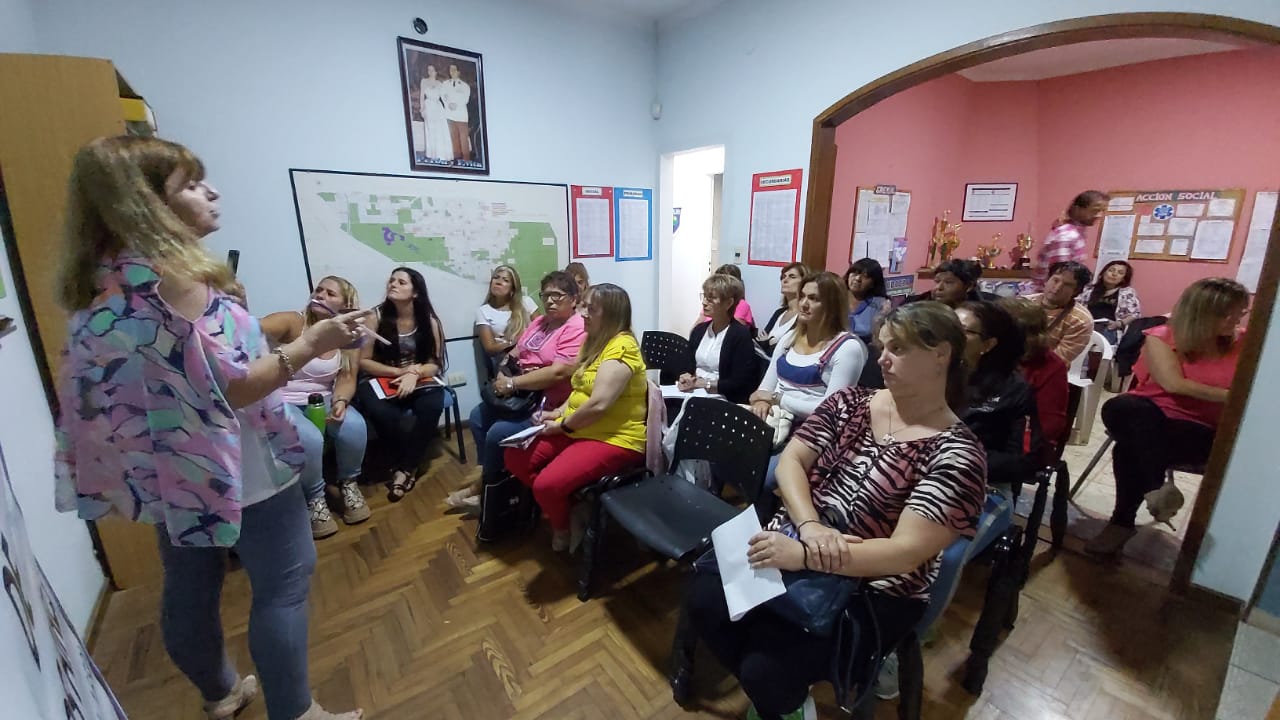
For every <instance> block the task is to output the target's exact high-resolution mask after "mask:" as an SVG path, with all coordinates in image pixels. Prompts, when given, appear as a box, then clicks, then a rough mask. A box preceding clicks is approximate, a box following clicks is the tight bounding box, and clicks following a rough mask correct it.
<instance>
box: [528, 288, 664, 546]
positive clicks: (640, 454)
mask: <svg viewBox="0 0 1280 720" xmlns="http://www.w3.org/2000/svg"><path fill="white" fill-rule="evenodd" d="M583 308H584V312H583V316H584V320H585V321H586V326H587V339H586V341H585V342H583V343H582V350H581V351H579V354H578V366H577V368H576V369H575V370H574V373H573V379H572V383H573V392H572V393H570V395H569V399H568V400H567V401H565V404H564V405H563V406H561V407H559V408H557V409H555V410H553V411H551V412H545V413H542V415H541V417H540V418H539V417H537V416H535V420H539V421H541V423H542V432H541V434H539V435H538V437H537V439H536V440H535V441H534V442H533V444H532V445H530V446H529V447H528V448H524V449H520V448H509V449H508V450H507V452H506V464H507V469H508V470H509V471H510V472H511V474H512V475H515V476H516V477H517V478H519V479H520V481H521V482H523V483H524V484H525V485H528V486H529V487H531V488H533V497H534V499H535V500H537V501H538V506H539V507H541V508H542V512H543V513H544V514H545V515H546V516H547V520H548V522H550V523H551V531H552V535H551V548H552V549H553V550H558V551H563V550H568V549H569V511H570V509H571V504H572V503H571V499H570V498H571V496H572V495H573V493H574V491H576V490H577V489H578V488H581V487H583V486H585V485H587V484H589V483H592V482H595V481H596V480H598V479H600V478H601V477H604V476H605V475H611V474H613V473H616V472H620V471H622V470H625V469H627V468H628V467H633V466H639V465H642V464H643V463H644V449H645V414H646V410H647V400H648V384H647V382H646V380H645V366H644V360H643V359H641V357H640V344H639V343H638V342H636V337H635V335H633V334H632V333H631V298H630V297H628V296H627V291H626V290H623V289H622V288H620V287H618V286H617V285H613V284H611V283H602V284H600V285H594V286H592V287H591V288H590V289H589V290H588V291H587V298H586V300H585V301H584V303H583Z"/></svg>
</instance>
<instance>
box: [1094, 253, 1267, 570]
mask: <svg viewBox="0 0 1280 720" xmlns="http://www.w3.org/2000/svg"><path fill="white" fill-rule="evenodd" d="M1248 307H1249V292H1248V291H1247V290H1245V288H1244V286H1243V285H1241V284H1240V283H1238V282H1236V281H1234V280H1227V279H1226V278H1205V279H1203V280H1197V281H1196V282H1195V283H1193V284H1192V285H1191V287H1189V288H1187V289H1186V290H1184V291H1183V292H1182V296H1181V297H1179V298H1178V302H1177V304H1176V305H1174V307H1173V313H1172V315H1171V317H1170V319H1169V324H1167V325H1161V326H1159V327H1155V328H1152V329H1150V330H1147V331H1146V336H1147V337H1146V340H1145V341H1144V342H1143V345H1142V356H1141V357H1140V358H1139V359H1138V364H1137V365H1136V366H1135V368H1134V385H1135V387H1134V389H1133V390H1130V391H1129V392H1127V393H1125V394H1124V395H1119V396H1117V397H1114V398H1112V399H1111V400H1109V401H1107V403H1106V404H1105V405H1103V406H1102V422H1103V423H1104V424H1105V425H1106V426H1107V432H1108V433H1110V434H1111V437H1112V438H1114V439H1115V443H1116V444H1115V448H1114V449H1113V450H1112V452H1111V462H1112V467H1113V468H1114V469H1115V477H1116V507H1115V511H1114V512H1113V513H1112V515H1111V522H1110V523H1108V524H1107V526H1106V527H1105V528H1103V529H1102V532H1101V533H1099V534H1098V535H1097V536H1096V537H1094V538H1093V539H1092V540H1090V541H1089V542H1088V543H1087V544H1086V545H1085V550H1086V551H1087V552H1090V553H1093V554H1096V555H1115V554H1117V553H1119V552H1120V550H1122V549H1123V548H1124V545H1125V543H1126V542H1128V541H1129V538H1131V537H1133V535H1134V533H1136V532H1137V531H1136V530H1135V529H1134V520H1135V519H1136V517H1137V514H1138V506H1139V505H1141V504H1142V501H1143V499H1144V498H1145V499H1146V501H1147V509H1148V510H1149V511H1150V512H1151V516H1152V517H1154V518H1155V519H1156V521H1157V522H1168V521H1169V518H1171V517H1173V515H1174V513H1176V512H1177V511H1178V509H1179V508H1181V507H1182V502H1183V498H1182V493H1181V492H1179V491H1178V488H1177V487H1176V486H1175V485H1174V484H1173V483H1166V482H1165V481H1164V476H1165V470H1166V469H1168V468H1169V467H1171V466H1173V465H1182V464H1200V463H1204V462H1205V461H1207V460H1208V459H1209V450H1210V449H1211V448H1212V447H1213V436H1214V432H1215V430H1216V429H1217V427H1218V417H1219V416H1220V415H1221V414H1222V404H1223V403H1224V402H1226V400H1227V389H1228V388H1229V387H1231V379H1232V377H1233V376H1234V375H1235V371H1236V362H1237V361H1238V360H1239V358H1240V338H1241V336H1242V335H1243V333H1242V332H1241V331H1240V329H1239V327H1238V326H1239V325H1240V321H1241V319H1243V318H1244V314H1245V312H1247V311H1248Z"/></svg>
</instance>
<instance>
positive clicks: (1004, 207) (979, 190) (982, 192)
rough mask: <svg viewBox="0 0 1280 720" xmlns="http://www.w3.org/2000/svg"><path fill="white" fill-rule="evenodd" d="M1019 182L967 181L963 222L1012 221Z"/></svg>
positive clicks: (961, 218)
mask: <svg viewBox="0 0 1280 720" xmlns="http://www.w3.org/2000/svg"><path fill="white" fill-rule="evenodd" d="M1017 200H1018V183H1016V182H998V183H965V185H964V209H963V212H962V213H961V215H960V221H961V222H1012V221H1013V211H1014V209H1015V208H1016V207H1017Z"/></svg>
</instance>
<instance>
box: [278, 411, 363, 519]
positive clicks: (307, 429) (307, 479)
mask: <svg viewBox="0 0 1280 720" xmlns="http://www.w3.org/2000/svg"><path fill="white" fill-rule="evenodd" d="M288 407H289V408H291V410H290V411H289V418H290V419H291V420H293V424H294V425H295V426H297V428H298V435H299V436H300V437H301V438H302V449H303V450H304V451H305V452H306V457H307V459H306V465H304V466H303V468H302V492H303V494H305V495H306V496H307V501H308V502H310V501H312V500H315V499H316V498H322V497H324V442H325V440H326V439H327V440H329V441H330V442H332V443H333V454H334V460H336V461H337V463H338V482H344V481H346V480H351V479H354V478H356V477H358V476H359V475H360V467H361V466H362V465H363V464H364V448H365V445H367V444H368V442H369V429H368V428H367V427H366V426H365V423H364V416H363V415H361V414H360V411H359V410H356V409H355V408H353V407H351V405H350V403H348V404H347V412H346V414H345V415H343V416H342V422H340V423H335V422H327V423H325V427H324V435H323V436H322V435H321V434H320V428H318V427H316V426H315V423H313V422H311V421H310V420H308V419H307V416H306V415H303V414H302V408H303V407H305V406H303V405H288ZM324 411H325V414H326V415H327V414H328V412H329V401H328V400H325V401H324Z"/></svg>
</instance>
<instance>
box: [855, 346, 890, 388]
mask: <svg viewBox="0 0 1280 720" xmlns="http://www.w3.org/2000/svg"><path fill="white" fill-rule="evenodd" d="M866 347H867V362H866V363H865V364H863V366H862V374H861V375H859V376H858V387H864V388H873V389H876V390H883V389H884V371H883V370H881V369H880V346H879V345H877V344H875V343H868V344H867V346H866Z"/></svg>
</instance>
